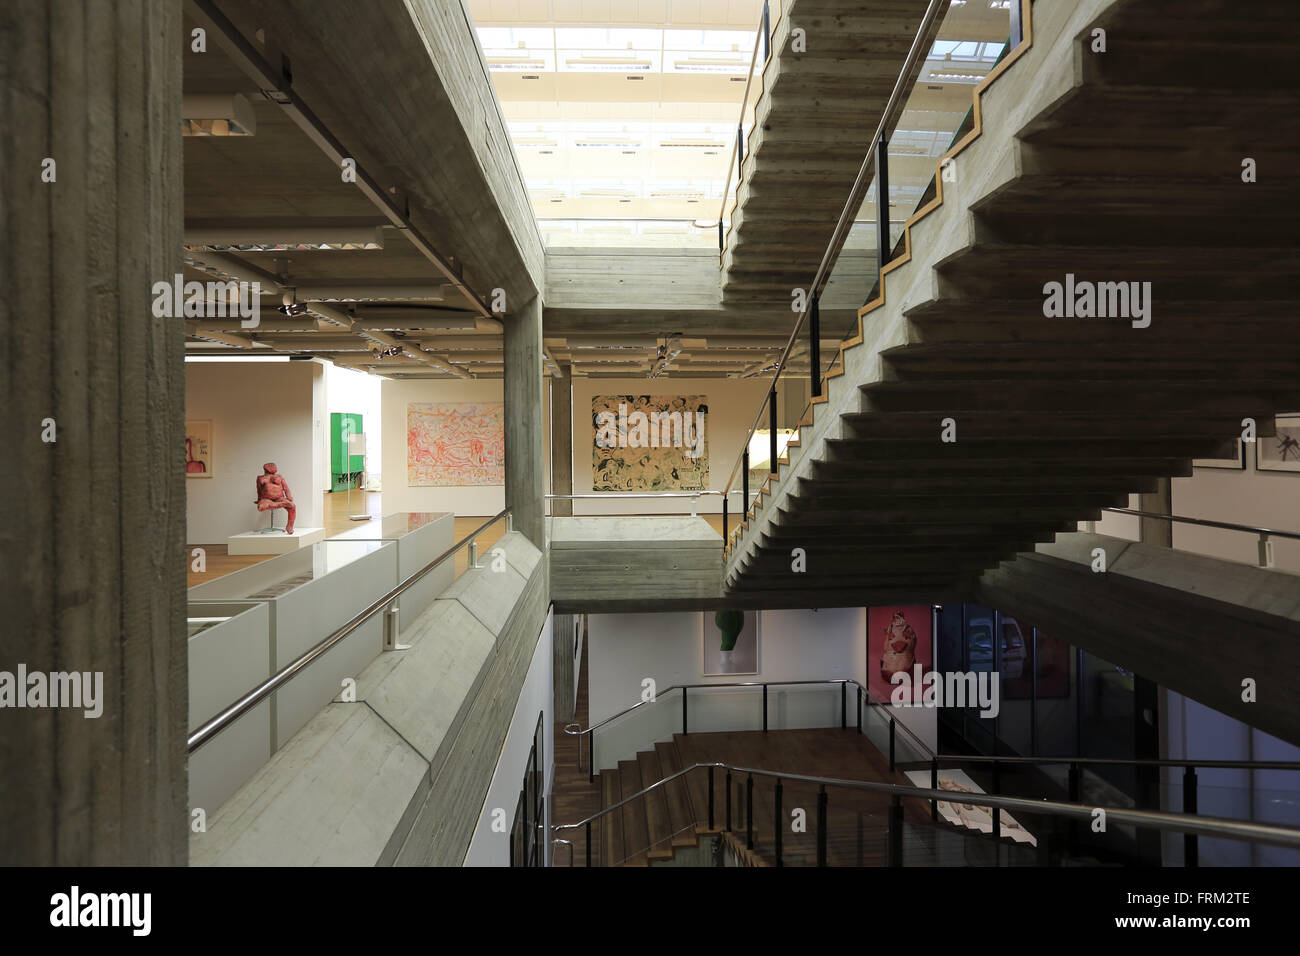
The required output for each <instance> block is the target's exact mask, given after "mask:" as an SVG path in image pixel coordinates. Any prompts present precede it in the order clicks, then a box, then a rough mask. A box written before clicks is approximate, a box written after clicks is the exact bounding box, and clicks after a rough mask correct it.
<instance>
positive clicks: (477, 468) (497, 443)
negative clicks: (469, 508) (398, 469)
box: [406, 402, 506, 488]
mask: <svg viewBox="0 0 1300 956" xmlns="http://www.w3.org/2000/svg"><path fill="white" fill-rule="evenodd" d="M505 448H506V431H505V405H504V403H502V402H409V403H407V406H406V486H407V487H408V488H472V487H484V486H487V487H491V486H496V485H503V484H505V480H506V479H505V460H506V459H505Z"/></svg>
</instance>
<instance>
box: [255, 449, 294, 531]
mask: <svg viewBox="0 0 1300 956" xmlns="http://www.w3.org/2000/svg"><path fill="white" fill-rule="evenodd" d="M274 508H283V509H284V510H285V512H286V513H287V514H288V516H289V523H288V524H287V525H286V526H285V529H284V533H285V534H293V520H294V518H295V517H296V516H297V514H298V509H297V507H296V506H295V505H294V503H293V495H292V494H290V493H289V482H287V481H285V480H284V478H283V477H282V476H281V475H280V474H279V473H278V472H277V471H276V468H275V462H273V461H268V462H267V463H266V464H265V465H263V466H262V473H261V474H260V475H258V476H257V510H258V511H271V510H272V509H274Z"/></svg>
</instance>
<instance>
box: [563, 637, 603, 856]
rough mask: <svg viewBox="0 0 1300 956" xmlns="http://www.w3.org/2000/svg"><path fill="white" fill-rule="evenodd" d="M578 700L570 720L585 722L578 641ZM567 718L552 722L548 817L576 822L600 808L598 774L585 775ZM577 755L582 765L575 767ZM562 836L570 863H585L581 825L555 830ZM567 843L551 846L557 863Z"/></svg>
mask: <svg viewBox="0 0 1300 956" xmlns="http://www.w3.org/2000/svg"><path fill="white" fill-rule="evenodd" d="M577 678H578V703H577V707H576V709H575V711H574V714H573V721H571V722H573V723H577V724H580V725H581V726H583V727H586V726H587V713H588V710H587V644H586V642H585V641H584V642H583V645H582V659H581V661H580V663H579V672H578V675H577ZM566 723H570V721H557V722H556V724H555V734H554V738H555V743H554V747H555V783H554V786H553V789H552V790H551V820H552V821H553V822H554V823H577V822H578V821H579V820H583V819H585V818H586V817H588V816H590V815H591V814H593V813H595V812H596V811H598V810H599V809H600V778H599V777H597V778H596V781H595V782H594V783H592V782H589V781H588V779H587V770H586V766H587V750H586V738H585V737H575V736H572V735H570V734H566V733H565V732H564V725H565V724H566ZM579 757H581V761H582V765H581V767H579ZM599 831H600V827H599V826H593V827H592V847H591V852H592V862H593V863H595V862H598V861H599V860H600V833H599ZM556 835H557V836H558V837H560V838H561V839H564V840H570V841H572V842H573V865H574V866H585V865H586V855H587V838H586V833H585V828H580V829H577V830H570V831H568V832H562V833H559V834H556ZM568 849H569V848H568V847H565V846H557V847H555V848H554V859H555V862H556V864H557V865H559V866H564V865H566V864H567V862H568V858H569V854H568Z"/></svg>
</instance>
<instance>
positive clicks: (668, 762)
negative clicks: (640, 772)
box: [655, 742, 699, 847]
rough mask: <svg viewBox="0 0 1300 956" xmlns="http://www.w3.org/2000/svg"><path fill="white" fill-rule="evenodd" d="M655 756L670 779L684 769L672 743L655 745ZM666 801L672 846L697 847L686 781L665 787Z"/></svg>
mask: <svg viewBox="0 0 1300 956" xmlns="http://www.w3.org/2000/svg"><path fill="white" fill-rule="evenodd" d="M655 754H656V755H657V756H658V758H659V769H660V771H661V772H662V774H663V776H665V777H668V776H671V775H672V774H675V773H677V772H678V771H679V770H681V769H682V765H681V760H679V759H678V756H677V748H676V747H674V746H673V745H672V743H670V742H659V743H656V744H655ZM664 801H665V804H666V806H667V808H668V820H669V825H670V827H671V828H672V829H671V832H672V835H673V836H672V845H673V846H674V847H679V846H697V845H698V844H699V839H698V838H697V836H696V833H695V820H696V817H695V810H694V808H693V807H692V806H691V796H690V792H689V790H688V789H687V784H686V781H685V780H683V779H681V778H678V779H677V780H674V781H672V782H671V783H668V784H667V785H665V786H664Z"/></svg>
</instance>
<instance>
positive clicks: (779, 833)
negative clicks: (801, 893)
mask: <svg viewBox="0 0 1300 956" xmlns="http://www.w3.org/2000/svg"><path fill="white" fill-rule="evenodd" d="M782 792H783V791H782V788H781V778H780V777H777V778H776V809H775V811H774V812H773V814H772V822H773V824H774V826H773V829H772V842H773V844H774V845H775V847H776V865H777V866H783V865H784V864H782V862H781V839H782V837H784V836H785V823H784V821H783V820H782V818H781V794H782Z"/></svg>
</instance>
